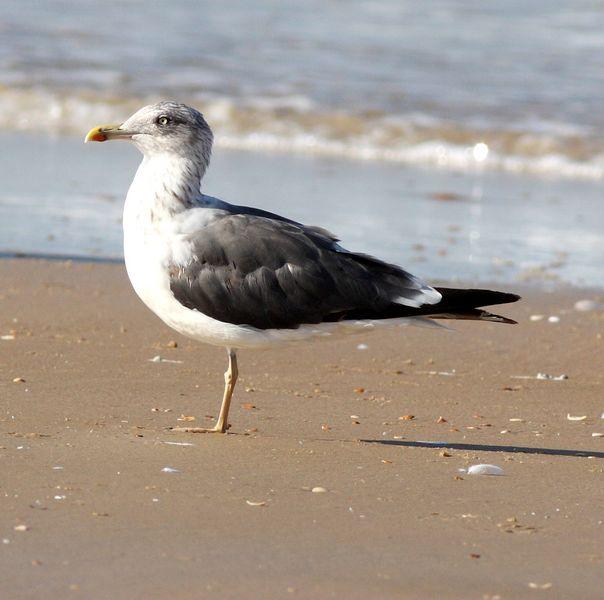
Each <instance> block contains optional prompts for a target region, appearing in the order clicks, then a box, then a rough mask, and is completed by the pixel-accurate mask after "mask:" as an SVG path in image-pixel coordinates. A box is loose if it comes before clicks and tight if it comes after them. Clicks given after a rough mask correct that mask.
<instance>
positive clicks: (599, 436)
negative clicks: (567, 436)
mask: <svg viewBox="0 0 604 600" xmlns="http://www.w3.org/2000/svg"><path fill="white" fill-rule="evenodd" d="M591 437H595V438H601V437H604V433H600V432H594V433H592V434H591Z"/></svg>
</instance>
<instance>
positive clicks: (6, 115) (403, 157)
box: [0, 87, 604, 180]
mask: <svg viewBox="0 0 604 600" xmlns="http://www.w3.org/2000/svg"><path fill="white" fill-rule="evenodd" d="M158 99H159V98H156V97H136V98H134V97H133V98H127V99H123V98H118V97H104V96H99V95H98V94H92V93H89V94H87V93H80V94H78V95H67V94H63V93H60V92H49V91H46V90H37V89H18V90H16V89H12V88H8V87H5V88H2V87H0V127H1V128H2V129H4V130H5V131H6V130H19V131H30V132H35V133H44V134H47V135H82V136H83V135H84V134H85V132H86V131H87V130H88V129H89V128H90V127H91V126H93V125H96V124H98V123H107V122H114V121H116V120H119V119H125V118H126V117H127V116H129V115H130V114H131V113H132V112H134V111H135V110H137V109H138V108H140V107H141V106H142V105H143V104H148V103H151V102H155V101H157V100H158ZM185 101H187V102H189V103H191V104H192V105H194V106H197V107H199V108H200V109H202V110H203V112H204V114H205V116H206V118H207V120H208V121H209V122H210V124H211V125H212V128H213V129H214V132H215V134H216V143H217V145H218V146H219V147H220V146H221V147H226V148H236V149H246V150H252V151H253V150H259V151H278V152H296V153H305V154H315V155H325V156H333V157H342V158H349V159H354V160H377V161H388V162H394V163H402V164H413V165H426V166H437V167H440V168H445V169H452V170H459V171H476V170H481V169H497V170H504V171H509V172H516V173H528V174H537V175H542V176H554V177H565V178H576V179H594V180H598V179H602V178H604V140H602V139H600V138H596V137H593V136H589V135H586V134H585V133H584V132H582V131H580V130H577V129H574V128H572V127H569V126H565V125H563V124H561V125H557V124H548V126H547V127H543V126H539V124H537V125H536V126H534V127H527V128H525V129H524V130H521V129H512V128H510V129H504V128H493V127H486V126H478V125H476V126H470V125H467V124H459V123H455V122H450V121H447V120H444V119H438V118H435V117H432V116H430V115H427V114H424V113H420V112H411V113H408V114H400V115H395V114H387V113H385V112H381V111H359V112H354V113H353V112H345V111H342V110H331V111H330V110H325V109H323V108H320V107H317V106H316V105H315V104H314V103H313V102H312V101H310V100H309V99H307V98H305V97H301V96H289V97H285V98H277V99H275V98H255V99H248V100H245V101H241V100H239V99H238V100H237V101H235V100H233V99H230V98H227V97H219V96H214V97H205V98H199V97H192V98H185Z"/></svg>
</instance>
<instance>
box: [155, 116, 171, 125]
mask: <svg viewBox="0 0 604 600" xmlns="http://www.w3.org/2000/svg"><path fill="white" fill-rule="evenodd" d="M169 122H170V117H166V115H162V116H161V117H157V124H158V125H167V124H168V123H169Z"/></svg>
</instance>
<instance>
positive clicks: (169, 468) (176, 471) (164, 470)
mask: <svg viewBox="0 0 604 600" xmlns="http://www.w3.org/2000/svg"><path fill="white" fill-rule="evenodd" d="M161 471H162V473H180V471H179V470H178V469H175V468H174V467H164V468H163V469H162V470H161Z"/></svg>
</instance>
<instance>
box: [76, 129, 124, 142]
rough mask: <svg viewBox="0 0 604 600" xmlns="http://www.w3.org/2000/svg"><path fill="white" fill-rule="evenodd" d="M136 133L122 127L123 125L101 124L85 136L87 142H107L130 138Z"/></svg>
mask: <svg viewBox="0 0 604 600" xmlns="http://www.w3.org/2000/svg"><path fill="white" fill-rule="evenodd" d="M133 135H134V133H133V132H132V131H128V130H127V129H122V126H121V125H99V126H98V127H93V128H92V129H91V130H90V131H89V132H88V133H87V134H86V137H85V138H84V143H86V142H105V141H107V140H129V139H130V138H131V137H132V136H133Z"/></svg>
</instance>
